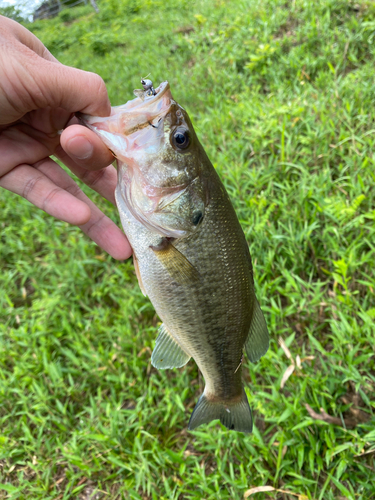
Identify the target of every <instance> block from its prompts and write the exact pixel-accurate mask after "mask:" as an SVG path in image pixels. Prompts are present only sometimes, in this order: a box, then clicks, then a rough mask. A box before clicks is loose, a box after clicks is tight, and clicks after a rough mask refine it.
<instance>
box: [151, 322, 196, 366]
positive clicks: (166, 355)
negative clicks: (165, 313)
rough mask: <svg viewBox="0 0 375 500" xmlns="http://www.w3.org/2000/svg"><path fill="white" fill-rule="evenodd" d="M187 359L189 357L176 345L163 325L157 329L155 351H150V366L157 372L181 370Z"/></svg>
mask: <svg viewBox="0 0 375 500" xmlns="http://www.w3.org/2000/svg"><path fill="white" fill-rule="evenodd" d="M189 359H190V356H189V355H188V354H186V352H185V351H184V350H183V349H182V348H181V347H180V346H179V345H178V343H177V342H176V340H175V339H174V338H173V337H172V335H171V334H170V333H169V332H168V330H167V328H166V327H165V325H164V323H163V324H162V325H161V327H160V328H159V335H158V338H157V339H156V344H155V349H154V350H153V351H152V355H151V363H152V366H155V368H158V369H159V370H165V369H167V368H181V366H184V365H186V363H187V362H188V361H189Z"/></svg>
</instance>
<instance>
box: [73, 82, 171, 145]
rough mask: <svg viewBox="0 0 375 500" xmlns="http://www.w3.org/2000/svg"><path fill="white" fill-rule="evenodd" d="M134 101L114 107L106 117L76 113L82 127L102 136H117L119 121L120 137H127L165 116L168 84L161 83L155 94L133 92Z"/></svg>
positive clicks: (169, 96) (169, 93)
mask: <svg viewBox="0 0 375 500" xmlns="http://www.w3.org/2000/svg"><path fill="white" fill-rule="evenodd" d="M134 93H135V95H136V96H137V98H136V99H132V100H130V101H128V102H127V103H126V104H123V105H121V106H114V107H113V108H112V109H111V114H110V116H109V117H108V116H107V117H98V116H90V115H86V114H84V113H76V116H77V118H78V120H79V121H80V123H81V124H82V125H85V126H86V127H88V128H90V129H91V130H93V131H94V132H96V133H98V134H99V135H102V136H103V139H105V134H104V135H103V134H102V133H103V132H110V133H111V134H119V132H118V130H119V129H118V121H119V120H121V124H123V127H121V135H125V136H129V135H131V134H133V133H134V132H136V131H137V130H140V129H142V128H144V127H147V126H149V125H152V124H153V122H154V121H155V119H156V118H158V117H159V116H163V115H165V114H166V113H167V112H168V110H169V108H170V106H171V104H172V95H171V92H170V87H169V83H168V82H167V81H165V82H162V83H161V84H160V85H159V87H157V88H156V89H155V94H152V93H151V94H149V93H148V92H147V91H143V90H135V91H134Z"/></svg>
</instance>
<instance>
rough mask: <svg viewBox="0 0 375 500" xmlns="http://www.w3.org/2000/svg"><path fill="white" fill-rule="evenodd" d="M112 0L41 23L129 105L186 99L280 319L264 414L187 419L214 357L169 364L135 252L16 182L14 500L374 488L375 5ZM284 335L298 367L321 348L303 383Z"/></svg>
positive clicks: (4, 196) (9, 299)
mask: <svg viewBox="0 0 375 500" xmlns="http://www.w3.org/2000/svg"><path fill="white" fill-rule="evenodd" d="M99 7H100V13H99V14H97V15H95V14H94V13H93V11H92V10H91V8H90V7H89V6H87V7H83V8H82V7H79V8H73V9H70V10H66V11H63V12H62V13H61V14H60V16H59V17H57V18H55V19H52V20H43V21H38V22H36V23H33V24H29V25H27V27H28V28H29V29H31V30H32V31H33V32H34V33H35V34H36V35H37V36H38V37H39V38H40V39H41V40H42V41H43V42H44V43H45V44H46V45H47V47H48V48H49V49H50V50H51V51H52V53H53V54H54V55H55V56H56V57H58V58H59V59H60V60H61V61H62V62H64V63H66V64H70V65H74V66H77V67H80V68H83V69H87V70H91V71H96V72H98V73H99V74H101V75H102V76H103V78H104V79H105V81H106V83H107V86H108V90H109V93H110V97H111V100H112V102H113V104H120V103H123V102H125V101H126V100H128V99H131V98H132V89H133V88H136V87H139V80H140V78H141V77H142V76H146V75H147V74H148V73H149V72H150V73H151V78H152V79H153V81H154V83H157V82H159V81H161V80H165V79H168V80H169V81H170V83H171V87H172V92H173V94H174V96H175V97H176V99H177V100H178V101H179V102H180V103H181V104H182V105H184V106H185V107H186V108H187V110H188V112H189V114H190V116H191V118H192V120H193V122H194V124H195V126H196V128H197V131H198V134H199V136H200V138H201V140H202V142H203V144H204V146H205V148H206V150H207V152H208V154H209V156H210V158H211V159H212V160H213V162H214V165H215V167H216V168H217V170H218V172H219V173H220V175H221V177H222V179H223V181H224V183H225V185H226V188H227V190H228V192H229V194H230V196H231V198H232V200H233V203H234V206H235V208H236V211H237V214H238V216H239V218H240V221H241V224H242V227H243V229H244V231H245V234H246V237H247V240H248V242H249V245H250V250H251V254H252V257H253V260H254V264H255V277H256V286H257V294H258V298H259V300H260V302H261V305H262V308H263V310H264V312H265V315H266V319H267V322H268V325H269V330H270V336H271V345H270V349H269V352H268V353H267V355H266V356H265V357H264V358H262V359H261V361H260V362H259V363H257V364H256V365H251V366H250V364H249V363H247V364H246V367H245V369H244V377H245V381H246V387H247V392H248V395H249V400H250V403H251V406H252V408H253V410H254V415H255V422H256V426H255V428H254V433H253V434H252V435H246V436H245V435H243V434H240V433H234V432H229V431H227V430H225V429H224V428H222V427H221V426H220V425H219V424H217V423H212V424H210V425H208V426H202V427H200V428H199V429H198V430H197V431H195V432H191V433H189V432H187V430H186V427H187V422H188V418H189V415H190V413H191V411H192V409H193V407H194V405H195V403H196V401H197V399H198V396H199V394H200V392H201V390H202V386H203V382H202V379H201V377H200V375H199V373H198V371H197V368H196V366H195V364H194V362H190V363H189V364H188V365H187V366H186V367H185V368H183V369H180V370H170V371H166V372H164V371H160V372H159V371H156V370H155V369H154V368H152V367H151V364H150V354H151V351H152V348H153V345H154V341H155V337H156V327H157V323H158V318H157V317H156V316H155V312H154V310H153V307H152V305H151V304H150V303H149V302H148V301H147V300H146V299H145V298H144V297H143V296H142V294H141V292H140V290H139V287H138V285H137V281H136V278H135V275H134V271H133V266H132V263H131V261H129V262H122V263H120V262H116V261H114V260H112V259H111V258H110V257H109V256H107V255H105V254H103V253H102V251H101V250H100V249H99V248H97V247H96V246H95V245H94V244H93V243H92V242H91V241H89V240H88V239H87V238H86V237H85V236H84V235H83V234H81V233H80V231H79V230H78V229H77V228H75V227H70V226H68V225H67V224H65V223H62V222H59V221H55V220H53V219H51V218H50V217H49V216H47V215H46V214H44V213H43V212H41V211H38V210H37V209H35V208H34V207H32V206H31V205H29V203H28V202H26V201H25V200H22V199H20V198H17V197H16V196H14V195H12V194H10V193H8V192H2V193H1V198H0V213H1V219H0V227H1V233H0V269H1V273H0V283H1V291H0V318H1V319H0V335H1V337H0V421H1V435H0V460H1V461H0V465H1V468H0V483H1V484H0V498H9V499H33V500H34V499H35V500H36V499H41V500H42V499H43V500H48V499H54V500H66V499H80V500H89V499H91V500H93V499H94V498H95V499H99V498H100V499H106V498H108V499H144V500H149V499H152V500H154V499H158V500H164V499H166V500H185V499H186V500H198V499H206V500H213V499H218V498H220V499H228V500H229V499H230V500H237V499H242V498H243V497H244V494H245V492H246V491H247V490H248V489H249V488H250V487H254V486H264V485H269V486H273V487H275V488H277V489H282V490H285V491H289V492H291V493H289V494H288V493H281V492H274V493H268V494H265V493H257V494H255V495H254V498H257V499H265V498H270V497H271V498H275V499H278V500H279V499H280V500H281V499H283V500H286V499H292V498H294V499H295V498H299V499H300V500H303V499H305V498H307V499H309V500H313V499H314V500H333V499H335V500H336V499H340V498H341V499H366V500H368V499H372V498H375V460H374V458H373V457H374V455H373V453H372V452H375V432H374V424H375V417H374V408H375V358H374V354H375V353H374V336H375V335H374V334H375V328H374V318H375V305H374V298H375V297H374V293H375V291H374V290H375V282H374V262H375V253H374V252H375V246H374V245H375V243H374V240H375V238H374V236H375V203H374V197H375V190H374V182H375V155H374V151H375V107H374V101H375V84H374V63H375V48H374V47H375V7H374V4H373V3H372V2H370V1H368V2H366V1H361V2H358V3H354V2H349V1H347V0H345V1H344V0H320V1H311V0H298V1H293V2H288V3H285V2H283V1H281V0H263V1H259V0H249V1H246V2H245V1H241V0H236V1H235V2H225V1H220V0H218V1H216V2H212V1H210V0H201V1H196V2H191V1H190V2H188V1H187V0H179V1H177V0H164V1H156V0H139V1H137V0H102V1H101V2H100V3H99ZM86 192H88V190H86ZM90 196H92V198H93V199H94V200H95V201H96V202H97V203H98V205H99V206H100V207H101V208H103V210H105V211H106V213H107V214H109V215H110V216H111V217H113V219H114V220H115V221H117V222H119V218H118V216H117V214H116V213H115V211H114V210H113V208H112V207H111V206H110V205H109V204H107V203H106V202H105V201H104V200H102V199H100V198H99V197H98V196H97V195H95V194H90ZM280 336H281V337H282V338H283V339H284V340H285V342H286V345H287V346H288V348H289V350H290V353H291V356H292V358H293V360H294V363H296V362H297V361H296V360H297V356H299V359H302V360H303V359H304V358H306V357H307V356H309V357H313V359H308V360H303V361H302V363H301V366H300V368H298V367H297V368H296V369H295V370H294V372H293V374H292V376H291V377H290V378H289V379H288V380H287V382H286V384H285V387H284V388H281V382H282V377H283V375H284V373H285V371H286V369H287V368H288V366H290V365H291V363H292V361H291V360H290V359H288V357H287V356H286V354H285V349H284V350H283V349H282V348H281V347H280V345H279V344H278V338H279V337H280ZM286 352H287V351H286ZM305 404H308V405H309V406H310V407H311V408H312V409H313V410H314V411H315V412H317V413H319V412H320V408H323V409H324V411H326V412H327V413H328V414H329V415H331V416H333V417H337V418H339V419H342V421H343V424H342V425H341V426H340V425H333V424H329V423H326V422H324V421H319V420H315V419H313V418H312V417H311V415H310V414H309V412H308V411H307V409H306V407H305ZM353 418H354V420H355V425H354V426H351V428H349V426H345V422H348V421H349V420H350V419H353ZM367 452H370V453H367ZM292 493H293V494H294V496H293V495H292ZM297 495H300V497H298V496H297ZM303 495H304V496H303ZM250 498H252V497H250Z"/></svg>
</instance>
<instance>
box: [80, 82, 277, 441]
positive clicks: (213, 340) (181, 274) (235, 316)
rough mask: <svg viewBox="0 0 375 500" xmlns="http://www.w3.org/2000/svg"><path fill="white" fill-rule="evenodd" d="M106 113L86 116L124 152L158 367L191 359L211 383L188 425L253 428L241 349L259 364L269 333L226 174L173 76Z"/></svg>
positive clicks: (126, 222)
mask: <svg viewBox="0 0 375 500" xmlns="http://www.w3.org/2000/svg"><path fill="white" fill-rule="evenodd" d="M142 83H143V85H144V89H143V90H142V89H141V90H135V91H134V93H135V95H136V98H135V99H132V100H130V101H128V102H127V103H126V104H124V105H121V106H117V107H113V108H112V110H111V115H110V116H109V117H104V118H103V117H93V116H88V115H80V116H79V119H80V121H81V123H84V124H85V125H86V126H88V127H89V128H90V129H91V130H93V131H94V132H95V133H97V134H98V136H99V137H101V139H102V140H103V141H104V143H105V144H106V145H107V147H108V148H109V149H110V150H111V152H112V153H113V155H114V156H115V158H116V159H117V171H118V182H117V187H116V191H115V197H116V203H117V208H118V211H119V214H120V218H121V223H122V226H123V229H124V231H125V234H126V236H127V238H128V240H129V242H130V244H131V246H132V248H133V259H134V267H135V272H136V275H137V278H138V282H139V285H140V288H141V290H142V292H143V294H144V295H145V296H148V297H149V299H150V300H151V302H152V304H153V306H154V308H155V310H156V312H157V314H158V315H159V317H160V319H161V320H162V324H161V326H160V328H159V334H158V337H157V339H156V343H155V348H154V350H153V352H152V355H151V362H152V365H153V366H154V367H156V368H158V369H170V368H181V367H182V366H184V365H185V364H186V363H187V362H188V361H189V360H190V358H193V359H194V360H195V362H196V364H197V365H198V367H199V370H200V371H201V373H202V374H203V377H204V380H205V388H204V391H203V394H202V395H201V396H200V398H199V400H198V403H197V404H196V407H195V409H194V410H193V412H192V414H191V416H190V421H189V424H188V429H189V430H193V429H195V428H197V427H198V426H199V425H201V424H206V423H209V422H211V421H212V420H216V419H219V420H220V422H221V423H222V424H223V425H224V426H225V427H226V428H227V429H231V430H235V431H239V432H244V433H250V432H251V431H252V427H253V418H252V412H251V409H250V406H249V403H248V399H247V395H246V392H245V389H244V386H243V382H242V376H241V369H242V363H243V359H244V357H243V352H244V351H245V352H246V354H247V357H248V359H249V360H250V361H251V362H252V363H255V362H257V361H258V360H259V359H260V358H261V357H262V356H263V355H264V354H265V353H266V352H267V350H268V346H269V334H268V329H267V324H266V321H265V318H264V315H263V313H262V311H261V308H260V306H259V303H258V300H257V298H256V295H255V288H254V279H253V267H252V261H251V257H250V252H249V248H248V245H247V242H246V238H245V235H244V232H243V230H242V228H241V225H240V223H239V221H238V218H237V215H236V213H235V210H234V208H233V206H232V203H231V201H230V199H229V196H228V194H227V192H226V190H225V187H224V185H223V183H222V182H221V180H220V178H219V175H218V174H217V172H216V170H215V168H214V167H213V165H212V163H211V162H210V160H209V158H208V156H207V154H206V152H205V150H204V148H203V147H202V145H201V144H200V142H199V140H198V137H197V135H196V133H195V131H194V128H193V125H192V123H191V120H190V118H189V116H188V114H187V112H186V111H185V109H184V108H183V107H182V106H181V105H179V104H178V103H177V101H175V100H174V98H173V97H172V94H171V90H170V86H169V83H168V82H167V81H165V82H162V83H161V84H160V85H159V87H157V88H156V89H154V88H153V86H152V82H151V81H148V80H147V81H143V80H142Z"/></svg>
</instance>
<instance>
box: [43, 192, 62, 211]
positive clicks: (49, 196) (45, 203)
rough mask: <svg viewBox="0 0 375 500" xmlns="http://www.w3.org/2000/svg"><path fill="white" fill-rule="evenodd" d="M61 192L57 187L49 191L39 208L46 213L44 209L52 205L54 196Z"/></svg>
mask: <svg viewBox="0 0 375 500" xmlns="http://www.w3.org/2000/svg"><path fill="white" fill-rule="evenodd" d="M61 191H62V190H61V188H58V187H56V188H53V189H51V191H50V192H49V193H48V194H47V196H46V197H45V198H44V200H43V203H42V207H41V208H42V210H44V211H45V212H46V211H47V210H46V208H47V207H48V205H50V204H51V203H52V201H53V199H54V198H55V196H56V195H58V194H59V193H60V192H61Z"/></svg>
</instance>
